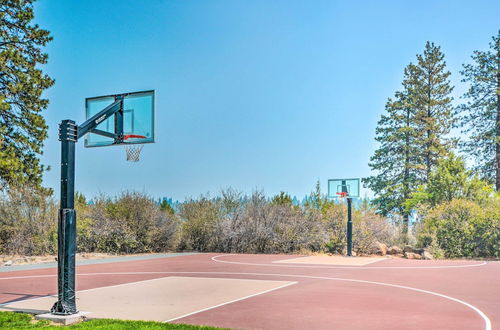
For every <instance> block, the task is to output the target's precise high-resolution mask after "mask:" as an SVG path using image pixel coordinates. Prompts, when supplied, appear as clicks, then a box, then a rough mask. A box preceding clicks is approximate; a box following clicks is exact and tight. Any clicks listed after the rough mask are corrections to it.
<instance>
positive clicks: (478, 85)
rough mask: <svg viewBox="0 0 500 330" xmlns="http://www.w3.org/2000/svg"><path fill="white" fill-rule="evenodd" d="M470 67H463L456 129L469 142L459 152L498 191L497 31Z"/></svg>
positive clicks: (499, 87)
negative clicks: (466, 85)
mask: <svg viewBox="0 0 500 330" xmlns="http://www.w3.org/2000/svg"><path fill="white" fill-rule="evenodd" d="M472 59H473V61H474V63H473V64H466V65H464V66H463V70H462V71H461V74H462V76H463V80H462V81H463V82H468V83H470V87H469V90H468V91H467V92H466V93H465V95H464V98H465V99H466V100H467V103H465V104H462V105H460V106H459V107H458V113H459V115H460V122H459V126H461V127H462V128H464V130H463V133H466V134H469V139H468V140H467V141H464V142H462V143H461V147H462V150H463V151H465V152H466V153H467V154H469V155H472V156H473V157H474V158H475V160H476V168H475V169H476V170H477V171H478V172H479V173H481V176H482V177H483V179H485V180H487V181H488V182H490V183H492V184H495V189H496V190H497V191H500V30H499V31H498V34H497V35H496V36H494V37H493V41H492V42H491V43H490V50H488V51H478V50H476V51H474V53H473V55H472Z"/></svg>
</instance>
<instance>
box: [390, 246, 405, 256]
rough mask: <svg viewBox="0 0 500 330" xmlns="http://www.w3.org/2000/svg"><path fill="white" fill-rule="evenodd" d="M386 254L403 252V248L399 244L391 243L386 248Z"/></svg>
mask: <svg viewBox="0 0 500 330" xmlns="http://www.w3.org/2000/svg"><path fill="white" fill-rule="evenodd" d="M387 254H403V250H401V248H400V247H399V246H396V245H393V246H391V247H390V248H389V249H387Z"/></svg>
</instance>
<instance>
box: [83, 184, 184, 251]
mask: <svg viewBox="0 0 500 330" xmlns="http://www.w3.org/2000/svg"><path fill="white" fill-rule="evenodd" d="M77 216H78V221H77V230H78V236H77V237H78V250H79V251H81V252H107V253H143V252H160V251H167V250H172V249H174V248H176V245H177V238H178V237H177V229H178V224H179V222H178V220H177V219H176V217H175V216H173V215H171V214H169V213H167V212H163V211H161V210H160V208H159V206H158V205H156V203H155V202H153V201H152V200H151V199H150V198H149V197H148V196H146V195H144V194H141V193H136V192H125V193H123V194H121V195H120V196H119V197H117V198H115V199H114V200H111V199H109V198H106V197H105V196H100V197H99V198H97V199H96V200H95V202H94V204H93V205H84V204H83V205H82V204H80V205H77Z"/></svg>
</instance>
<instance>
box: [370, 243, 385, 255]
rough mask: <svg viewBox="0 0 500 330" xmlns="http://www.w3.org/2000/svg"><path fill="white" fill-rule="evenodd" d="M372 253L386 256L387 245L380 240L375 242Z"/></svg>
mask: <svg viewBox="0 0 500 330" xmlns="http://www.w3.org/2000/svg"><path fill="white" fill-rule="evenodd" d="M370 250H371V253H372V254H377V255H379V256H385V255H386V254H387V245H385V244H384V243H380V242H375V243H373V244H372V246H371V249H370Z"/></svg>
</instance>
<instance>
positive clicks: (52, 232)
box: [0, 186, 58, 255]
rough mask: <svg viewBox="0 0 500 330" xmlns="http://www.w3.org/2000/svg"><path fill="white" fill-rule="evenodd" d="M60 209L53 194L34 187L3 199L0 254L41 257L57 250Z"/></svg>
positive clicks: (14, 190)
mask: <svg viewBox="0 0 500 330" xmlns="http://www.w3.org/2000/svg"><path fill="white" fill-rule="evenodd" d="M57 209H58V208H57V205H56V204H55V202H54V200H53V199H52V197H51V195H50V193H49V192H47V191H44V190H40V189H37V188H33V187H30V186H24V187H18V188H13V187H12V188H11V189H10V190H9V191H8V192H3V193H2V194H1V195H0V252H1V253H5V254H21V255H39V254H47V253H55V252H56V250H57Z"/></svg>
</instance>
